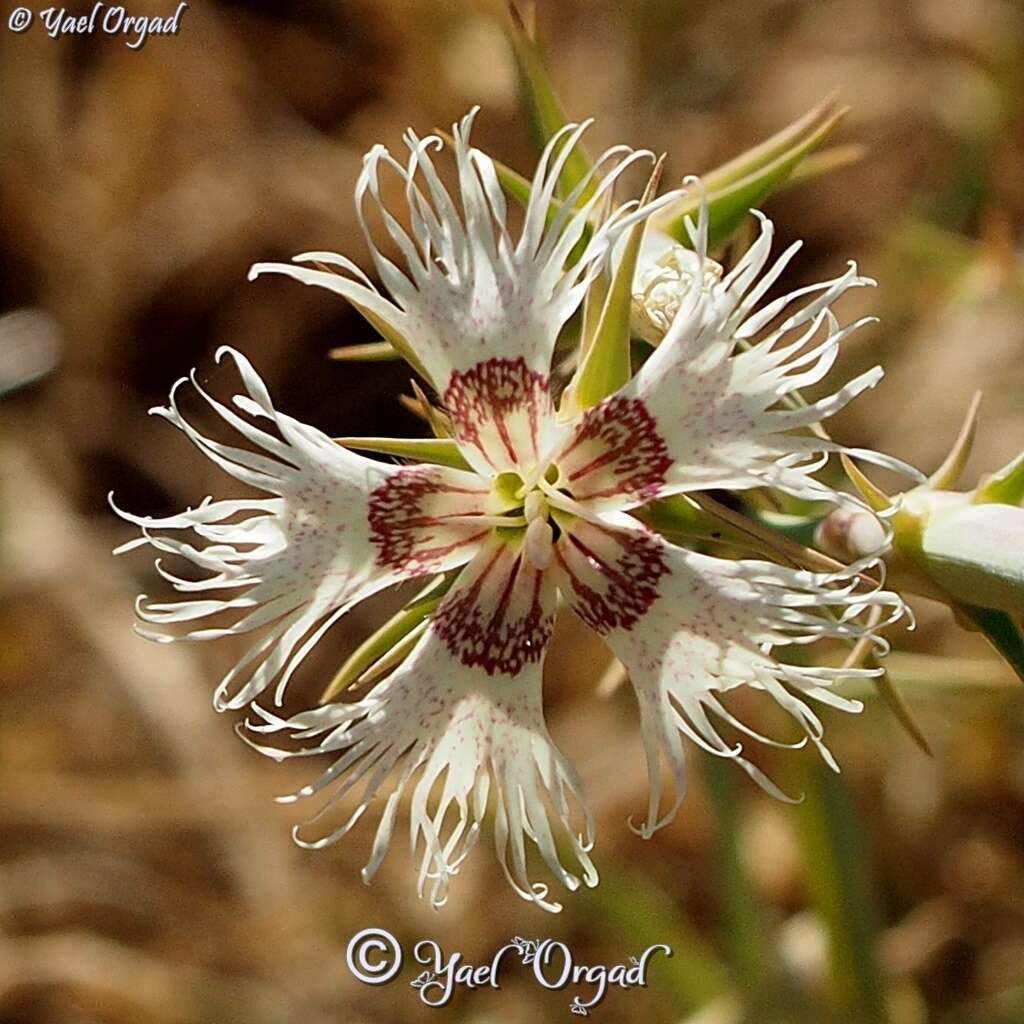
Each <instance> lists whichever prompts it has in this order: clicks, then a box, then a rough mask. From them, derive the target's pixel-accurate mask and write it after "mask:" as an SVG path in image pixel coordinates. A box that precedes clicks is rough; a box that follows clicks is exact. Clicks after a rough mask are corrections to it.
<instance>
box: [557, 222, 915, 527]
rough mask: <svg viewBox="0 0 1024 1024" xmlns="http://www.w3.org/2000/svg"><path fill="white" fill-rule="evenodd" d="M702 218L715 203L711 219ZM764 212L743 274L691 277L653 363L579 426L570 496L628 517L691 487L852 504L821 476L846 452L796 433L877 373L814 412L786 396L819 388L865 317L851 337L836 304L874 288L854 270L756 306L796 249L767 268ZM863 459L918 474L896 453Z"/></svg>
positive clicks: (768, 231) (739, 270) (768, 233)
mask: <svg viewBox="0 0 1024 1024" xmlns="http://www.w3.org/2000/svg"><path fill="white" fill-rule="evenodd" d="M706 216H707V213H706V207H705V210H704V212H703V214H702V223H703V221H704V220H706ZM757 216H758V217H759V218H760V221H761V234H760V236H759V238H758V239H757V240H756V241H755V242H754V244H753V245H752V246H751V247H750V249H749V250H748V251H747V253H746V254H745V255H744V256H743V257H742V258H741V259H740V260H739V262H738V264H737V265H736V267H735V268H734V269H733V271H732V272H731V273H729V274H728V275H727V276H726V277H725V278H724V279H723V280H721V281H717V282H715V283H713V284H709V283H708V276H707V275H705V274H702V273H700V272H699V271H695V272H694V273H693V274H692V276H691V277H690V278H689V284H688V285H687V286H686V292H685V294H683V295H682V296H681V297H680V301H679V310H678V312H677V313H676V315H675V318H674V320H673V321H672V325H671V327H670V328H669V330H668V332H667V334H666V335H665V337H664V339H663V340H662V341H661V344H660V345H659V346H658V348H657V349H656V351H655V352H654V353H653V355H651V357H650V358H649V359H648V360H647V362H646V363H645V364H644V365H643V367H642V368H641V369H640V370H639V372H638V373H637V375H636V376H635V377H634V378H633V379H632V380H631V381H629V383H628V384H626V385H625V387H623V388H622V389H621V390H620V391H619V392H618V393H617V394H615V395H613V396H611V397H610V398H608V399H607V400H606V401H605V402H604V403H602V404H601V405H599V406H597V407H596V408H595V409H592V410H590V412H589V413H588V414H587V415H586V416H585V417H584V418H583V419H582V421H581V422H580V424H579V426H578V429H577V433H576V434H575V435H574V436H573V437H572V439H571V440H570V442H569V445H570V448H569V450H568V452H567V454H566V456H565V459H566V460H567V461H570V462H571V466H570V469H571V470H572V472H574V473H576V474H579V475H580V477H581V478H580V480H579V485H578V487H577V488H575V489H574V491H573V493H574V496H575V497H576V498H577V499H578V500H584V499H585V498H588V497H589V498H591V500H592V502H593V504H594V505H595V507H601V506H604V507H618V508H628V507H633V506H635V505H637V504H640V503H642V502H643V501H645V500H648V499H650V498H652V497H657V496H660V495H666V494H673V493H679V492H683V491H689V490H705V489H708V488H712V487H714V488H723V489H730V490H735V489H744V488H750V487H760V486H771V487H777V488H779V489H780V490H783V491H787V492H788V493H790V494H793V495H796V496H798V497H801V498H806V499H811V500H837V499H839V500H845V499H843V498H842V497H841V496H840V495H838V494H837V493H836V492H835V491H834V490H833V489H832V488H830V487H828V486H827V485H825V484H823V483H821V482H820V481H818V480H816V479H815V478H814V477H813V476H812V474H813V473H814V472H815V471H817V470H818V469H820V468H821V466H822V464H823V462H824V461H825V460H826V459H827V458H828V455H829V453H832V452H837V451H844V450H846V449H843V448H842V446H840V445H838V444H835V443H834V442H831V441H828V440H825V439H822V438H820V437H817V436H812V435H809V434H806V433H803V434H800V433H795V432H794V431H797V430H799V429H800V428H806V427H809V426H811V425H812V424H815V423H818V422H820V421H822V420H825V419H827V418H828V417H830V416H832V415H833V414H834V413H836V412H838V411H839V410H840V409H842V408H843V407H844V406H845V405H846V404H847V403H848V402H850V401H852V400H853V399H854V398H855V397H856V396H857V395H859V394H860V393H861V392H863V391H864V390H866V389H868V388H871V387H874V385H875V384H877V383H878V381H879V380H880V379H881V377H882V371H881V369H880V368H878V367H876V368H874V369H872V370H868V371H867V372H866V373H863V374H861V375H860V376H858V377H856V378H854V379H853V380H852V381H850V382H849V383H847V384H845V385H844V386H842V387H840V388H839V389H838V390H836V391H835V392H834V393H832V394H830V395H828V396H826V397H824V398H821V399H819V400H818V401H816V402H813V403H811V404H810V405H807V406H805V407H799V408H787V407H786V406H785V404H784V400H785V399H786V398H787V396H789V395H791V394H792V393H793V392H795V391H797V390H798V389H800V388H805V387H809V386H812V385H815V384H817V383H819V382H820V381H821V380H823V379H824V377H825V376H826V374H827V373H828V372H829V370H830V369H831V368H832V365H833V363H834V362H835V359H836V356H837V354H838V351H839V346H840V344H841V342H842V341H843V340H844V339H845V338H846V337H847V336H848V335H849V334H850V333H851V332H853V331H854V330H856V329H857V328H859V327H861V326H862V325H863V324H865V323H867V322H869V318H865V319H862V320H858V321H856V322H855V323H853V324H852V325H850V326H848V327H845V328H841V327H840V326H839V322H838V321H837V319H836V318H835V316H834V315H833V314H832V312H831V306H832V305H833V303H835V302H836V301H837V300H838V299H839V298H840V297H841V296H842V295H843V294H844V293H845V292H847V291H849V290H850V289H851V288H857V287H862V286H864V285H870V284H873V283H874V282H873V281H871V280H870V279H869V278H865V277H862V276H860V275H859V274H858V273H857V270H856V267H855V266H854V265H853V264H851V265H850V266H849V268H848V269H847V271H846V272H845V273H843V274H841V275H840V276H839V277H837V278H835V279H834V280H831V281H825V282H823V283H821V284H816V285H811V286H809V287H805V288H800V289H798V290H796V291H793V292H790V293H789V294H787V295H784V296H782V297H781V298H779V299H776V300H774V301H772V302H769V303H766V304H764V305H759V304H760V303H761V300H762V298H763V297H764V295H765V293H766V292H767V290H768V288H769V287H770V286H771V285H772V284H774V282H775V281H776V280H777V278H778V277H779V276H780V275H781V273H782V271H783V270H784V269H785V267H786V265H787V264H788V262H789V260H790V259H791V257H792V255H793V253H794V252H795V250H796V247H790V249H788V250H787V251H786V252H785V253H783V254H782V256H781V257H780V258H779V259H778V260H777V261H776V262H775V264H773V265H772V266H771V267H769V268H768V269H767V270H765V267H766V264H767V260H768V255H769V252H770V250H771V238H772V230H773V229H772V224H771V222H770V221H769V220H768V219H767V218H765V217H763V216H762V215H760V214H757ZM705 237H706V232H705V231H704V229H703V227H700V228H698V229H697V230H695V231H694V232H693V240H694V244H695V247H696V249H697V252H696V254H695V255H696V258H697V259H698V260H702V259H704V257H705V253H704V251H703V247H704V245H705ZM748 346H749V347H748ZM856 454H857V455H858V457H860V458H864V459H867V460H868V461H874V462H876V463H878V464H882V465H885V466H887V467H888V468H891V469H896V470H898V471H901V472H905V473H908V474H909V475H912V476H916V475H917V474H916V473H915V471H914V470H912V469H911V468H910V467H908V466H905V465H904V464H903V463H900V462H898V461H897V460H895V459H891V458H889V457H887V456H883V455H879V454H877V453H874V452H870V451H862V450H859V449H857V450H856ZM588 460H589V462H588ZM559 462H560V464H562V462H563V457H559ZM570 488H571V484H570ZM571 489H572V488H571ZM851 500H852V499H851Z"/></svg>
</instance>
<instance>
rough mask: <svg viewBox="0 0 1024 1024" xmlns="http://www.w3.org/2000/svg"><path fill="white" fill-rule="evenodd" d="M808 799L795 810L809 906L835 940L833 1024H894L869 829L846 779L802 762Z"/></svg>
mask: <svg viewBox="0 0 1024 1024" xmlns="http://www.w3.org/2000/svg"><path fill="white" fill-rule="evenodd" d="M801 769H802V770H801V773H800V775H801V788H803V790H804V794H805V796H804V800H803V802H802V803H800V804H797V805H796V806H795V807H794V813H795V815H796V818H797V826H798V827H797V836H798V839H799V842H800V848H801V851H802V854H803V857H802V860H803V864H804V869H805V870H806V872H807V883H808V887H809V890H810V897H811V902H812V904H813V906H814V909H815V911H816V912H817V914H818V916H819V917H820V918H821V920H822V922H823V923H824V925H825V927H826V929H827V931H828V936H829V953H830V959H831V978H832V986H833V991H832V996H833V1000H834V1003H835V1009H836V1015H834V1016H830V1017H829V1018H828V1020H829V1021H830V1024H839V1022H840V1021H842V1022H843V1024H888V1020H889V1014H888V1011H887V1009H886V1003H885V989H884V984H883V980H882V975H881V972H880V970H879V966H878V962H877V959H876V956H875V940H876V936H877V933H878V924H877V921H878V912H877V907H876V900H875V893H874V890H873V887H872V884H871V876H870V872H869V870H868V866H867V864H868V851H867V849H866V846H865V843H864V841H863V838H862V837H863V834H864V830H863V827H862V825H861V823H860V822H859V821H858V820H857V816H856V812H855V810H854V807H853V803H852V801H851V800H850V796H849V794H848V793H847V791H846V787H845V786H844V785H843V783H842V780H841V779H840V778H839V776H837V775H836V774H835V773H833V772H832V771H830V770H829V769H828V768H826V767H825V765H823V764H821V763H820V762H818V761H816V760H811V759H810V758H806V759H802V761H801Z"/></svg>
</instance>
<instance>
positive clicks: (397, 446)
mask: <svg viewBox="0 0 1024 1024" xmlns="http://www.w3.org/2000/svg"><path fill="white" fill-rule="evenodd" d="M334 440H335V441H336V442H337V443H338V444H340V445H344V446H345V447H346V448H355V449H356V450H357V451H361V452H378V453H379V454H381V455H397V456H398V457H399V458H400V459H411V460H412V461H413V462H430V463H433V464H434V465H435V466H449V467H451V468H452V469H472V466H470V464H469V463H468V462H467V461H466V460H465V458H464V457H463V455H462V451H461V450H460V448H459V446H458V444H456V442H455V441H453V440H451V439H450V438H446V437H336V438H334Z"/></svg>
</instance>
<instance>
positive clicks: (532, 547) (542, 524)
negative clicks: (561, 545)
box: [523, 492, 555, 571]
mask: <svg viewBox="0 0 1024 1024" xmlns="http://www.w3.org/2000/svg"><path fill="white" fill-rule="evenodd" d="M535 493H536V492H535ZM553 541H554V532H553V531H552V529H551V524H550V523H549V522H548V521H547V519H534V520H533V521H532V522H531V523H530V525H529V526H528V527H527V530H526V542H525V544H524V545H523V551H524V552H525V553H526V558H527V560H528V561H529V562H530V564H531V565H533V566H534V567H535V568H537V569H540V570H542V571H543V570H544V569H546V568H547V567H548V566H549V565H550V564H551V556H552V555H553V554H554V552H555V549H554V545H553Z"/></svg>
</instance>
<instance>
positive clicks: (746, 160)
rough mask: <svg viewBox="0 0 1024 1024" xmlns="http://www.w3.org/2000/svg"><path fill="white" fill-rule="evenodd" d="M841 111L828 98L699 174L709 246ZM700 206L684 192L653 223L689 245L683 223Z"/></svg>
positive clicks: (816, 142)
mask: <svg viewBox="0 0 1024 1024" xmlns="http://www.w3.org/2000/svg"><path fill="white" fill-rule="evenodd" d="M845 113H846V110H845V108H844V109H836V108H835V104H834V102H833V101H832V100H826V101H824V102H823V103H820V104H819V105H818V106H817V107H815V108H814V109H813V110H811V111H809V112H808V113H807V114H805V115H804V116H803V117H801V118H800V119H799V120H797V121H794V122H793V123H792V124H791V125H789V127H787V128H785V129H783V130H782V131H781V132H779V133H778V134H776V135H774V136H772V137H771V138H770V139H767V140H766V141H765V142H762V143H761V144H760V145H757V146H754V147H753V148H752V149H750V150H748V151H747V152H746V153H744V154H742V155H741V156H738V157H736V158H735V159H734V160H730V161H729V162H728V163H726V164H723V165H722V166H721V167H718V168H716V169H715V170H713V171H709V172H708V173H707V174H705V175H703V176H702V181H703V185H704V191H705V194H706V196H707V203H708V217H709V225H708V245H709V248H712V249H714V248H718V247H720V246H721V245H722V244H723V243H725V242H726V241H727V240H728V239H729V237H730V236H731V235H732V234H733V233H734V232H735V231H736V229H737V228H738V227H739V226H740V225H741V224H742V223H743V221H744V219H745V218H746V216H747V214H748V213H749V211H750V209H751V208H752V207H756V206H757V205H758V204H759V203H760V202H761V201H762V200H763V199H764V198H765V197H766V196H767V195H768V194H769V193H771V192H772V191H774V190H775V189H777V188H778V187H779V186H780V185H782V184H783V182H785V181H786V180H787V179H788V178H789V177H790V175H792V173H793V172H794V171H795V170H796V168H797V167H798V166H799V165H800V163H801V162H802V161H803V160H804V159H805V158H806V157H807V156H808V155H809V154H810V153H812V152H813V151H814V150H815V149H817V148H818V147H819V146H820V145H821V144H822V143H823V142H824V141H825V139H827V138H828V136H829V135H830V134H831V132H832V130H833V129H834V128H835V126H836V124H837V123H838V122H839V120H840V119H841V118H842V117H843V116H844V115H845ZM827 169H829V166H828V164H827V163H826V164H824V165H823V166H822V167H821V171H822V172H824V170H827ZM805 177H806V175H805ZM700 203H701V196H700V195H699V194H696V193H695V194H692V195H691V194H688V195H686V196H684V197H682V198H681V199H680V200H678V202H675V203H672V204H671V205H670V206H668V207H666V208H665V209H664V210H663V211H662V212H661V213H659V214H657V215H656V217H655V218H654V224H655V226H657V227H658V228H660V229H661V230H662V231H665V232H666V233H668V234H669V235H671V236H672V237H673V238H675V240H676V241H677V242H679V243H680V244H681V245H686V246H689V245H691V242H690V236H689V234H688V232H687V229H686V220H687V218H695V217H696V215H697V214H698V212H699V210H700Z"/></svg>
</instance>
